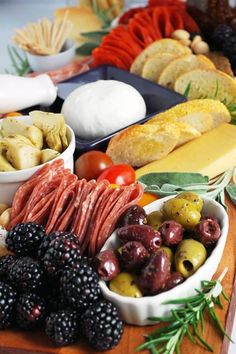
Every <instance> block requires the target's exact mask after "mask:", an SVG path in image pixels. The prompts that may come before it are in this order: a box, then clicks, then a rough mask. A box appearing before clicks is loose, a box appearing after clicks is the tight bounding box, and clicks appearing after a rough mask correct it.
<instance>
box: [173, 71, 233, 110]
mask: <svg viewBox="0 0 236 354" xmlns="http://www.w3.org/2000/svg"><path fill="white" fill-rule="evenodd" d="M189 84H190V89H189V92H188V98H189V99H190V100H192V99H196V98H202V97H209V98H210V97H211V98H212V97H214V98H216V99H217V100H219V101H222V102H226V103H231V102H236V80H235V79H233V78H232V77H231V76H229V75H227V74H225V73H223V72H222V71H219V70H211V69H197V70H193V71H189V72H187V73H185V74H183V75H181V76H179V77H178V79H177V80H176V81H175V85H174V90H175V91H177V92H179V93H184V92H185V90H186V87H187V86H188V85H189Z"/></svg>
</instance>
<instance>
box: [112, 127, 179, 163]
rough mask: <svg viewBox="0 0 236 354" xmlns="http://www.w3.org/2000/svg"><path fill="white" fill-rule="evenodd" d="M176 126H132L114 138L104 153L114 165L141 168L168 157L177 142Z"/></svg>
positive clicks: (177, 128)
mask: <svg viewBox="0 0 236 354" xmlns="http://www.w3.org/2000/svg"><path fill="white" fill-rule="evenodd" d="M179 137H180V130H179V127H178V126H177V125H176V124H173V123H163V122H160V123H158V124H153V125H151V124H149V125H133V126H131V127H129V128H127V129H125V130H123V131H122V132H121V133H119V134H117V135H116V136H114V137H113V138H112V139H111V140H110V142H109V145H108V148H107V151H106V153H107V154H108V155H109V156H110V157H111V159H112V161H113V163H114V164H119V163H126V164H129V165H132V166H143V165H145V164H147V163H149V162H151V161H154V160H159V159H161V158H162V157H164V156H166V155H168V153H169V152H170V151H172V150H173V149H174V147H175V146H176V144H177V143H178V141H179Z"/></svg>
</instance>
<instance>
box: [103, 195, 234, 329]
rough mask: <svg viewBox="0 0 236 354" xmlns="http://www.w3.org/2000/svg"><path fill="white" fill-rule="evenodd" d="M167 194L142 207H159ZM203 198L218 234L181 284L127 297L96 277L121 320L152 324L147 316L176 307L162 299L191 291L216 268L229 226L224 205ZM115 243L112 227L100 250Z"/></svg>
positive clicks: (204, 213)
mask: <svg viewBox="0 0 236 354" xmlns="http://www.w3.org/2000/svg"><path fill="white" fill-rule="evenodd" d="M170 198H173V196H171V197H166V198H162V199H159V200H157V201H155V202H153V203H151V204H149V205H147V206H146V207H145V208H144V209H145V210H146V212H147V214H149V213H151V212H152V211H155V210H160V209H161V207H162V205H163V204H164V202H165V201H166V200H168V199H170ZM203 201H204V206H203V210H202V215H212V216H215V217H216V218H217V219H218V221H219V222H220V226H221V237H220V239H219V240H218V242H217V244H216V246H215V248H214V250H213V251H212V253H211V255H210V257H208V258H207V259H206V261H205V263H204V264H203V265H202V266H201V267H200V268H199V269H198V270H197V271H196V273H194V274H193V275H192V276H191V277H189V278H188V279H186V280H185V281H184V282H183V283H182V284H180V285H178V286H176V287H175V288H173V289H171V290H168V291H165V292H163V293H161V294H158V295H155V296H145V297H141V298H131V297H127V296H121V295H119V294H117V293H115V292H113V291H111V290H110V289H109V288H108V286H107V284H106V283H105V282H104V281H102V280H101V281H100V286H101V290H102V293H103V295H104V297H105V298H106V299H108V300H110V301H112V302H113V303H114V304H115V305H116V306H117V307H118V309H119V313H120V315H121V318H122V319H123V320H124V321H125V322H127V323H129V324H134V325H138V326H144V325H150V324H153V322H152V321H149V320H148V317H153V316H168V315H169V314H170V310H171V309H172V308H174V307H176V305H165V304H163V303H164V302H165V301H169V300H173V299H178V298H183V297H188V296H192V295H194V294H195V291H194V289H195V288H199V287H200V282H201V281H202V280H210V279H211V278H212V276H213V275H214V273H215V272H216V270H217V267H218V264H219V262H220V260H221V257H222V254H223V250H224V247H225V243H226V239H227V234H228V228H229V223H228V215H227V213H226V211H225V209H224V208H223V207H222V206H221V205H220V204H219V203H218V202H216V201H215V200H213V199H211V198H207V197H203ZM118 246H119V242H118V240H117V237H116V231H114V232H113V234H112V235H111V236H110V238H109V239H108V240H107V242H106V243H105V245H104V246H103V248H102V250H105V249H111V248H112V249H116V248H117V247H118Z"/></svg>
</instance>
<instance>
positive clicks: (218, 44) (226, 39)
mask: <svg viewBox="0 0 236 354" xmlns="http://www.w3.org/2000/svg"><path fill="white" fill-rule="evenodd" d="M211 40H212V44H213V46H214V48H215V49H217V50H220V51H222V52H223V53H224V55H225V56H226V57H228V59H229V61H230V64H231V66H232V69H233V71H234V74H236V32H235V31H234V30H233V29H232V28H231V27H230V26H228V25H226V24H222V25H219V26H217V27H216V29H215V31H214V33H213V35H212V38H211Z"/></svg>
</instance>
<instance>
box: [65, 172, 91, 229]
mask: <svg viewBox="0 0 236 354" xmlns="http://www.w3.org/2000/svg"><path fill="white" fill-rule="evenodd" d="M95 185H96V181H95V180H94V179H93V180H90V181H89V182H86V183H85V185H84V187H83V188H82V189H81V192H80V195H79V196H78V200H77V207H76V210H75V215H74V218H73V221H72V224H71V230H70V231H71V232H72V233H74V234H75V230H76V226H77V225H78V224H79V222H80V215H81V212H82V204H83V202H84V200H85V199H86V198H87V195H88V194H89V193H90V191H91V190H92V189H94V188H95ZM77 236H78V235H77Z"/></svg>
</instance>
